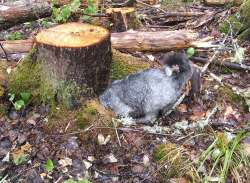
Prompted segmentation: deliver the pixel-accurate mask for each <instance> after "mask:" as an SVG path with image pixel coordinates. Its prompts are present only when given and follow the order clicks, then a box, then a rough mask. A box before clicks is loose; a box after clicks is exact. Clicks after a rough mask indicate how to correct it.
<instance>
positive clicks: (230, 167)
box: [198, 131, 250, 183]
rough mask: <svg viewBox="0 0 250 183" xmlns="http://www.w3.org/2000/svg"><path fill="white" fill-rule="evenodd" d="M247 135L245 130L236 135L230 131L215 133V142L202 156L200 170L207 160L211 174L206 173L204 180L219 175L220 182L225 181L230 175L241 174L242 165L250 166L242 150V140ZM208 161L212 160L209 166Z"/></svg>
mask: <svg viewBox="0 0 250 183" xmlns="http://www.w3.org/2000/svg"><path fill="white" fill-rule="evenodd" d="M246 136H247V133H246V132H245V131H242V132H239V133H238V134H237V135H236V136H232V134H228V133H219V134H216V135H215V138H214V141H213V143H212V144H211V145H210V146H208V148H207V149H206V150H205V151H204V152H203V153H202V154H201V156H200V161H201V163H200V165H199V168H198V170H200V169H202V167H203V166H204V165H205V163H206V162H207V166H206V167H207V169H208V170H209V174H206V175H205V177H204V180H203V182H205V183H206V182H209V180H210V179H211V177H217V178H218V182H219V183H225V182H226V180H227V177H228V175H229V174H230V175H231V176H232V177H233V178H235V179H238V180H239V179H241V178H240V177H234V175H235V176H236V175H239V173H238V172H239V171H242V167H245V168H246V169H248V168H250V162H249V160H248V158H247V156H246V155H245V154H244V152H243V151H242V147H241V145H240V142H241V140H242V139H244V138H245V137H246ZM208 162H212V166H210V167H209V164H208Z"/></svg>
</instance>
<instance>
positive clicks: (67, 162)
mask: <svg viewBox="0 0 250 183" xmlns="http://www.w3.org/2000/svg"><path fill="white" fill-rule="evenodd" d="M58 163H59V165H61V166H62V167H66V166H71V165H72V159H70V158H67V157H66V158H64V159H60V160H59V161H58Z"/></svg>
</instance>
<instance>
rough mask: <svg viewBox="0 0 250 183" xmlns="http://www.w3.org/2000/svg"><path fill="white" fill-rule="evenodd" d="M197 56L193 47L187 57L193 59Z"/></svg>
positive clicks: (188, 51) (188, 50) (189, 49)
mask: <svg viewBox="0 0 250 183" xmlns="http://www.w3.org/2000/svg"><path fill="white" fill-rule="evenodd" d="M194 54H195V49H194V48H193V47H190V48H188V49H187V56H188V58H191V57H192V56H194Z"/></svg>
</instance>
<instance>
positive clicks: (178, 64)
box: [160, 52, 191, 72]
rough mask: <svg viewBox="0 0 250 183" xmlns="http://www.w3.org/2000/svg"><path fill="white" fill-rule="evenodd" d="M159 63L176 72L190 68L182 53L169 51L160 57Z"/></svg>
mask: <svg viewBox="0 0 250 183" xmlns="http://www.w3.org/2000/svg"><path fill="white" fill-rule="evenodd" d="M160 63H161V64H163V65H166V66H168V67H170V68H172V69H173V71H178V72H186V71H188V70H190V69H191V66H190V63H189V60H188V58H187V57H186V55H185V54H184V53H175V52H169V53H167V54H165V55H164V56H163V57H162V58H161V59H160Z"/></svg>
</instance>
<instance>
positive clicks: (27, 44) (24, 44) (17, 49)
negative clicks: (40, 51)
mask: <svg viewBox="0 0 250 183" xmlns="http://www.w3.org/2000/svg"><path fill="white" fill-rule="evenodd" d="M0 44H1V45H2V49H0V55H4V56H5V53H4V52H6V54H16V53H27V52H29V51H30V50H31V48H32V46H33V44H34V40H33V39H26V40H15V41H0Z"/></svg>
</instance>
